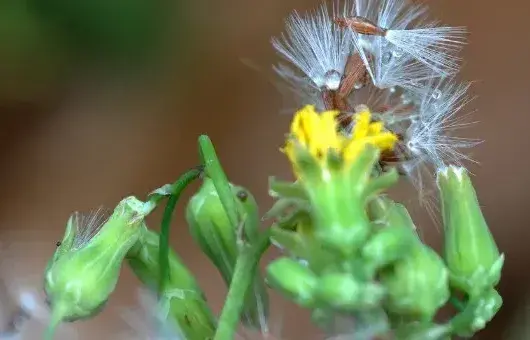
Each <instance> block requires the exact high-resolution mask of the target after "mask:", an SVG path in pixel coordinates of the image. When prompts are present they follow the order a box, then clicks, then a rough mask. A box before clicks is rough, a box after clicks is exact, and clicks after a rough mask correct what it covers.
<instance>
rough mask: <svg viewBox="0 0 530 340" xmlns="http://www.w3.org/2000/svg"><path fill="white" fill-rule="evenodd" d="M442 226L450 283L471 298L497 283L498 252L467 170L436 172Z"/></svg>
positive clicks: (446, 169) (499, 269)
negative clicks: (440, 202) (440, 201)
mask: <svg viewBox="0 0 530 340" xmlns="http://www.w3.org/2000/svg"><path fill="white" fill-rule="evenodd" d="M437 183H438V187H439V189H440V193H441V200H442V214H443V223H444V257H445V261H446V263H447V267H448V268H449V271H450V274H451V284H452V285H453V286H454V287H455V288H458V289H460V290H462V291H464V292H466V293H468V294H469V295H471V296H474V295H478V294H480V293H481V292H482V291H483V290H484V289H488V288H489V287H494V286H495V285H496V284H497V283H498V282H499V280H500V277H501V270H502V266H503V263H504V255H502V254H500V253H499V249H498V248H497V244H496V243H495V239H494V238H493V236H492V234H491V232H490V230H489V228H488V225H487V224H486V220H485V219H484V216H483V214H482V211H481V209H480V205H479V202H478V199H477V195H476V193H475V189H474V188H473V184H472V183H471V180H470V178H469V176H468V174H467V171H466V170H465V169H464V168H461V167H455V166H450V167H446V168H444V169H441V170H439V171H438V176H437Z"/></svg>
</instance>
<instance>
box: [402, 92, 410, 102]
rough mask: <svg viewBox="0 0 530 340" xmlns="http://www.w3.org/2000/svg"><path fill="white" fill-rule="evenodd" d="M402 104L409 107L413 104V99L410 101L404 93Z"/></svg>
mask: <svg viewBox="0 0 530 340" xmlns="http://www.w3.org/2000/svg"><path fill="white" fill-rule="evenodd" d="M401 103H402V104H403V105H409V104H410V103H412V99H410V97H409V96H407V95H406V94H405V93H403V94H402V95H401Z"/></svg>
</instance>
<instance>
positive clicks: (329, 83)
mask: <svg viewBox="0 0 530 340" xmlns="http://www.w3.org/2000/svg"><path fill="white" fill-rule="evenodd" d="M341 78H342V76H341V74H340V73H339V72H337V71H335V70H331V71H328V72H326V74H325V75H324V85H325V86H326V88H327V89H328V90H332V91H334V90H337V89H338V88H339V86H340V81H341Z"/></svg>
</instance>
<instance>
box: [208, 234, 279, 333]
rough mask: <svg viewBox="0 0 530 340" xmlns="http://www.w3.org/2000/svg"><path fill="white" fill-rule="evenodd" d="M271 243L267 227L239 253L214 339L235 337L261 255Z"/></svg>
mask: <svg viewBox="0 0 530 340" xmlns="http://www.w3.org/2000/svg"><path fill="white" fill-rule="evenodd" d="M269 245H270V229H267V230H266V231H265V232H264V233H263V234H261V235H260V237H259V238H258V239H257V240H256V242H255V243H253V244H251V245H247V246H246V247H243V249H242V250H241V252H240V253H239V256H238V258H237V261H236V265H235V268H234V275H233V276H232V282H231V284H230V288H229V289H228V294H227V296H226V300H225V304H224V306H223V310H222V311H221V316H220V317H219V323H218V327H217V331H216V332H215V337H214V340H232V339H234V334H235V332H236V328H237V324H238V322H239V317H240V316H241V311H242V310H243V307H244V304H245V297H246V294H247V291H248V290H249V289H250V286H251V285H252V283H253V280H254V278H255V273H256V268H257V267H258V264H259V261H260V259H261V255H262V254H263V253H264V252H265V250H267V248H268V247H269Z"/></svg>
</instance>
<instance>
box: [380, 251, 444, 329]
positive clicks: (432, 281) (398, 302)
mask: <svg viewBox="0 0 530 340" xmlns="http://www.w3.org/2000/svg"><path fill="white" fill-rule="evenodd" d="M448 276H449V275H448V271H447V268H446V267H445V264H444V263H443V260H442V259H441V258H440V256H439V255H438V254H437V253H436V252H435V251H434V250H432V249H431V248H429V247H427V246H425V245H423V244H421V243H420V242H419V241H418V242H416V244H415V245H414V246H412V247H411V249H410V250H409V252H408V254H407V256H406V257H405V258H404V259H402V260H400V261H398V262H396V263H395V264H394V265H393V266H392V267H391V268H389V269H388V270H385V271H383V272H382V273H381V283H382V284H383V285H384V286H385V287H386V288H387V290H388V300H387V308H388V310H389V311H390V312H392V313H396V314H401V315H409V316H413V317H417V318H420V319H423V320H427V321H430V320H431V319H432V318H433V317H434V315H435V313H436V312H437V311H438V309H439V308H440V307H442V306H443V305H444V304H445V303H446V302H447V300H448V299H449V295H450V292H449V284H448V283H449V282H448Z"/></svg>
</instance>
